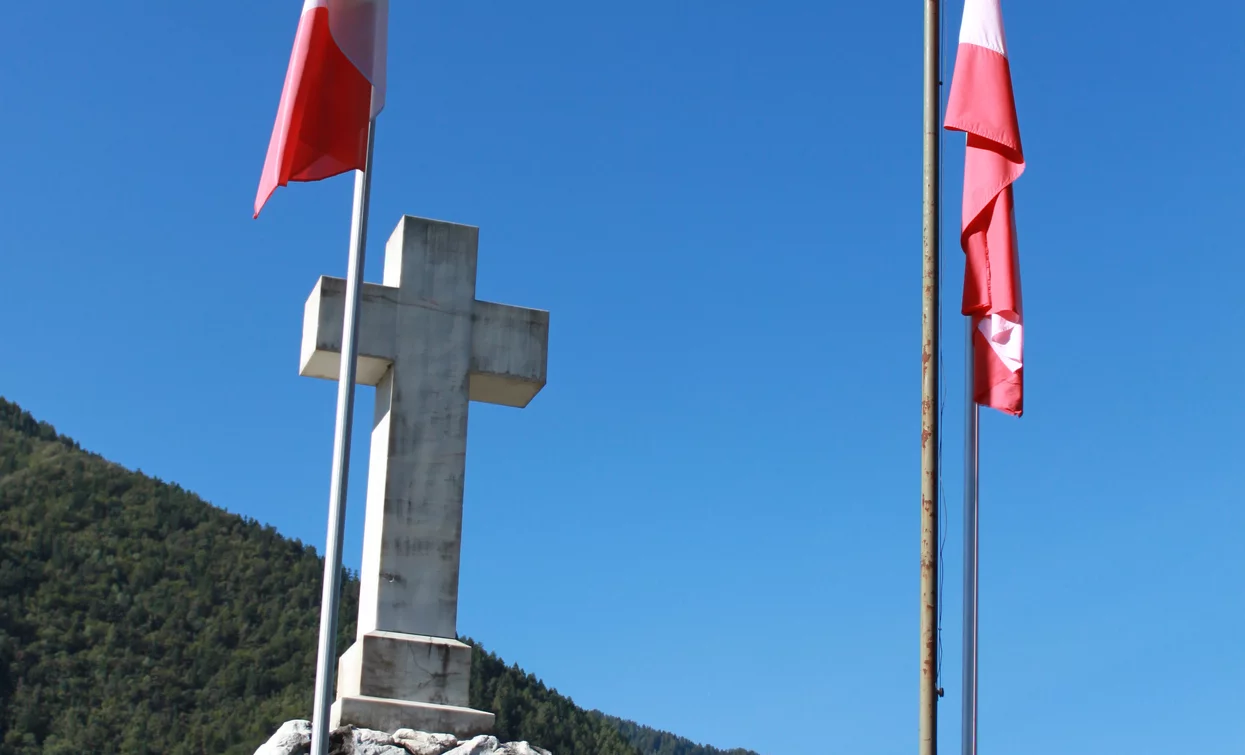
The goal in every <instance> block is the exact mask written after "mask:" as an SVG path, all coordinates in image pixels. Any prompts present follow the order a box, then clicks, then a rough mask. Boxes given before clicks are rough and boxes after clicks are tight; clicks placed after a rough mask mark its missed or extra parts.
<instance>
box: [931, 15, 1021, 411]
mask: <svg viewBox="0 0 1245 755" xmlns="http://www.w3.org/2000/svg"><path fill="white" fill-rule="evenodd" d="M944 126H945V128H947V129H948V130H951V131H964V132H966V133H967V135H968V137H967V138H968V143H967V147H966V150H965V157H964V206H963V220H962V225H961V233H960V246H962V247H963V248H964V254H965V269H964V302H963V306H962V310H963V312H964V314H965V315H967V316H969V317H972V318H973V325H974V333H973V340H974V344H973V346H974V351H975V354H976V356H975V365H974V370H973V372H974V375H973V376H972V379H973V396H974V398H975V400H976V402H977V403H978V404H982V405H984V406H989V407H993V408H995V409H998V410H999V411H1002V412H1006V413H1007V414H1012V415H1016V416H1020V415H1021V414H1022V413H1023V411H1024V319H1023V317H1022V315H1021V306H1020V261H1019V256H1018V249H1017V246H1016V218H1015V208H1014V205H1013V201H1012V182H1014V181H1015V180H1016V179H1017V178H1019V177H1020V174H1021V173H1023V172H1024V169H1025V158H1024V152H1023V151H1022V150H1021V148H1020V126H1019V124H1018V123H1017V120H1016V102H1015V99H1014V97H1013V95H1012V74H1011V68H1010V66H1009V65H1008V62H1007V40H1006V38H1005V37H1004V35H1003V12H1002V9H1001V8H1000V7H999V0H965V2H964V19H963V21H962V22H961V25H960V45H959V49H958V50H957V52H956V55H955V74H954V76H953V78H952V81H951V94H950V95H949V97H948V99H947V120H946V123H945V124H944Z"/></svg>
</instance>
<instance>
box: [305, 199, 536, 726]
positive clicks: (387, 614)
mask: <svg viewBox="0 0 1245 755" xmlns="http://www.w3.org/2000/svg"><path fill="white" fill-rule="evenodd" d="M478 239H479V229H477V228H474V227H471V226H465V225H457V224H454V223H445V222H440V221H435V220H427V219H424V218H416V217H411V216H409V215H408V216H404V217H403V218H402V220H401V222H400V223H398V227H397V229H395V230H394V232H393V235H392V236H390V238H389V241H388V243H387V244H386V246H385V273H384V283H383V284H381V285H376V284H372V283H364V284H363V290H362V293H361V298H360V310H359V337H358V343H359V358H358V363H357V364H358V368H357V369H358V375H357V378H356V381H357V382H358V383H362V384H365V385H374V386H376V412H375V419H374V420H373V425H372V448H371V454H370V461H369V466H368V481H367V513H366V519H365V524H364V535H363V566H362V570H361V572H360V579H361V588H360V595H359V626H358V634H357V636H356V639H355V643H354V644H353V645H352V646H351V647H350V649H349V650H347V651H346V652H345V654H344V655H342V657H341V660H340V662H339V665H338V672H337V701H336V702H335V703H334V704H333V708H332V714H331V721H330V725H332V726H339V725H342V724H353V725H355V726H359V727H366V728H369V729H377V730H380V731H394V730H396V729H399V728H412V729H418V730H423V731H433V732H444V733H450V734H455V735H457V736H459V737H468V736H474V735H476V734H482V733H487V732H488V731H489V730H490V729H491V728H492V726H493V714H491V713H486V712H483V711H478V710H472V709H471V708H468V707H467V705H468V700H467V685H468V681H469V680H470V678H471V648H470V647H468V646H467V645H465V644H463V643H461V642H459V641H458V639H457V627H456V624H457V618H458V568H459V553H460V549H461V544H462V539H461V534H462V509H463V474H464V464H465V461H466V451H467V407H468V405H469V403H470V402H471V401H483V402H487V403H490V404H503V405H505V406H514V407H524V406H527V404H528V402H530V401H531V400H532V398H533V397H534V396H535V395H536V394H537V393H538V392H539V391H540V389H541V388H542V387H544V385H545V367H546V358H547V353H548V343H549V313H548V312H545V311H542V310H535V309H524V308H522V307H511V306H507V305H504V304H493V303H490V302H483V301H478V300H476V298H475V289H476V247H477V242H478ZM345 296H346V281H345V280H343V279H341V278H329V277H322V278H320V280H319V282H318V283H317V284H316V286H315V288H314V289H313V290H312V292H311V296H310V297H309V298H308V299H307V304H306V308H305V310H304V314H303V344H302V360H301V368H300V370H299V374H301V375H304V376H306V377H317V378H324V379H326V380H336V379H337V378H338V374H339V368H340V366H341V341H342V321H343V318H344V312H345Z"/></svg>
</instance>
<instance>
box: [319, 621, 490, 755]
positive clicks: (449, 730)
mask: <svg viewBox="0 0 1245 755" xmlns="http://www.w3.org/2000/svg"><path fill="white" fill-rule="evenodd" d="M470 681H471V647H470V646H468V645H465V644H463V643H461V642H459V641H457V640H451V639H446V638H444V637H430V636H427V635H414V634H401V633H398V632H382V631H374V632H368V633H366V634H364V635H363V636H362V637H360V638H359V639H358V640H357V641H356V642H355V643H354V644H353V645H351V646H350V649H349V650H347V651H346V652H345V653H344V654H343V655H342V657H341V660H340V661H339V663H338V667H337V702H336V703H334V704H333V710H332V714H331V723H332V725H333V726H340V725H343V724H352V725H354V726H359V727H365V728H368V729H376V730H378V731H394V730H396V729H402V728H407V729H415V730H417V731H435V732H442V733H446V734H453V735H454V736H456V737H459V738H460V739H461V738H470V737H473V736H476V735H477V734H487V733H488V732H489V731H490V730H491V729H492V727H493V714H492V713H486V712H484V711H478V710H473V709H471V708H468V707H467V704H468V684H469V683H470Z"/></svg>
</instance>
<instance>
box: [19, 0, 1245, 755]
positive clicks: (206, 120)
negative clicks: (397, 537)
mask: <svg viewBox="0 0 1245 755" xmlns="http://www.w3.org/2000/svg"><path fill="white" fill-rule="evenodd" d="M1038 5H1040V12H1039V8H1038V7H1037V6H1036V5H1034V4H1032V3H1020V2H1014V1H1013V2H1007V3H1006V4H1005V8H1004V12H1005V20H1006V25H1007V35H1008V39H1009V43H1010V52H1011V56H1012V65H1013V70H1014V81H1015V88H1016V93H1017V101H1018V109H1019V113H1020V124H1021V131H1022V134H1023V138H1024V145H1025V148H1026V154H1027V157H1028V162H1029V167H1028V170H1027V172H1026V173H1025V175H1024V176H1023V177H1022V178H1021V179H1020V181H1019V183H1018V184H1017V189H1016V192H1017V205H1018V210H1017V217H1018V224H1019V230H1020V240H1021V254H1022V270H1023V276H1024V277H1023V281H1024V290H1025V304H1026V334H1027V338H1026V340H1027V353H1026V357H1027V360H1026V364H1027V367H1026V371H1027V373H1028V374H1027V389H1028V392H1027V400H1026V410H1027V415H1026V416H1025V417H1024V418H1023V419H1021V420H1012V419H1009V418H1006V417H1002V416H999V415H988V416H986V417H985V418H984V429H983V433H984V438H983V443H984V448H983V452H982V467H983V471H982V506H983V515H982V517H983V518H982V533H983V541H982V604H981V638H982V639H981V641H982V649H981V742H982V750H983V752H995V753H1004V752H1006V753H1010V755H1031V754H1033V755H1036V754H1038V753H1041V754H1042V755H1046V754H1047V753H1051V752H1059V753H1063V754H1064V755H1077V754H1079V753H1086V754H1089V753H1092V754H1094V755H1098V754H1100V753H1104V752H1121V753H1122V752H1128V753H1131V754H1132V755H1146V754H1148V753H1154V754H1155V755H1159V754H1162V755H1168V754H1169V753H1174V752H1190V753H1198V754H1199V755H1214V754H1217V753H1240V752H1242V750H1241V741H1240V727H1239V724H1240V715H1241V710H1242V709H1245V691H1243V690H1245V687H1243V686H1242V684H1241V681H1242V679H1245V643H1242V641H1241V632H1240V627H1241V625H1242V623H1243V622H1245V591H1243V590H1242V587H1241V586H1242V584H1243V583H1245V553H1243V551H1242V545H1241V543H1242V535H1243V533H1245V506H1243V505H1242V504H1245V495H1243V490H1245V488H1243V484H1245V483H1243V482H1242V477H1241V470H1242V469H1245V466H1242V465H1243V464H1245V462H1242V459H1243V458H1245V439H1243V436H1242V432H1241V428H1242V427H1243V426H1245V402H1243V401H1242V397H1243V391H1245V388H1243V386H1242V379H1243V378H1242V373H1243V369H1242V368H1243V367H1245V360H1243V359H1242V357H1241V356H1240V349H1239V348H1238V344H1239V343H1240V342H1241V339H1242V337H1243V336H1245V298H1243V297H1242V296H1241V293H1240V292H1241V281H1242V280H1245V261H1243V255H1242V241H1241V231H1240V225H1241V220H1242V217H1243V215H1242V212H1243V208H1245V184H1243V183H1242V181H1241V178H1240V176H1241V169H1242V166H1245V147H1243V146H1242V145H1243V143H1245V140H1242V138H1241V137H1242V133H1243V132H1242V126H1241V123H1242V122H1245V77H1242V75H1241V74H1242V72H1243V71H1245V47H1243V46H1242V44H1241V33H1242V30H1245V10H1242V7H1241V6H1240V4H1238V3H1230V2H1225V1H1221V2H1208V3H1201V4H1199V5H1198V8H1197V12H1196V13H1193V12H1190V10H1191V9H1190V7H1187V6H1181V7H1172V6H1171V5H1169V4H1159V3H1155V2H1148V1H1146V0H1143V1H1142V2H1123V1H1122V0H1115V1H1114V2H1097V3H1084V2H1073V1H1072V0H1056V1H1055V2H1047V3H1040V4H1038ZM300 7H301V3H300V2H299V0H286V1H285V2H261V3H255V2H247V3H243V2H236V1H235V2H229V1H226V2H217V3H173V2H161V3H156V2H145V3H140V2H134V1H132V0H131V1H118V2H109V3H100V2H68V3H66V2H60V3H17V4H14V5H13V6H12V7H11V8H7V9H6V11H5V30H6V35H5V37H6V43H5V45H4V46H2V47H0V91H3V93H4V95H3V102H4V117H3V118H2V119H0V141H2V142H3V143H4V144H5V145H6V147H5V149H4V150H3V157H2V158H0V166H2V167H3V175H4V176H5V177H6V180H5V181H4V184H3V185H4V188H3V189H2V191H3V201H2V202H0V208H2V209H0V221H2V222H0V281H3V292H2V293H0V394H3V395H4V396H6V397H8V398H12V399H15V400H17V401H18V402H20V403H21V404H23V405H24V406H25V407H27V408H28V409H30V410H32V411H33V412H35V413H36V415H37V416H39V417H40V418H41V419H45V420H48V421H50V422H52V423H54V424H55V425H56V426H57V427H58V428H59V429H60V430H61V431H63V432H67V433H69V434H71V435H72V436H74V437H75V438H77V439H79V440H80V441H81V442H82V443H83V444H84V445H85V446H87V447H88V448H90V449H92V450H95V451H98V452H101V453H103V454H104V455H106V456H108V457H110V458H112V459H114V460H116V461H119V462H121V463H123V464H125V465H127V466H130V467H139V468H141V469H142V470H143V471H145V472H148V473H151V474H155V475H158V476H160V477H161V478H163V479H166V480H175V481H177V482H179V483H181V484H182V485H184V486H186V487H188V488H190V489H192V490H195V491H197V492H199V493H200V494H202V495H203V496H204V497H205V498H207V499H208V500H210V501H212V502H214V503H216V504H219V505H221V506H224V507H226V508H228V509H230V510H232V511H237V512H241V513H245V514H247V515H250V516H253V517H256V518H257V519H260V520H262V521H265V522H270V523H272V524H274V525H275V526H277V527H278V528H279V529H280V530H281V531H282V532H284V533H286V534H288V535H290V536H291V537H296V538H300V539H302V540H304V541H306V542H309V543H313V544H315V545H316V546H317V547H322V545H323V542H324V532H325V515H326V508H327V498H328V480H329V460H330V453H331V444H332V443H331V441H332V431H333V404H334V396H335V386H334V384H332V383H330V382H326V381H315V380H310V379H305V378H300V377H299V376H298V374H297V367H298V349H299V336H300V327H301V317H302V307H303V302H304V300H305V298H306V296H307V294H308V293H309V291H310V290H311V286H312V284H313V283H314V282H315V280H316V277H317V276H319V275H321V274H329V275H344V273H345V261H346V241H347V234H348V225H349V204H350V192H351V180H350V178H348V177H340V178H337V179H332V180H330V181H327V182H323V183H320V184H313V185H308V184H301V185H294V186H292V187H289V188H285V189H280V190H279V191H278V192H277V194H276V196H275V197H274V198H273V199H272V201H271V202H270V203H269V205H268V206H267V208H266V209H265V213H264V215H263V216H261V218H260V219H259V220H258V221H256V220H252V219H251V204H252V201H253V199H254V196H255V188H256V184H257V181H258V178H259V172H260V168H261V166H262V163H263V159H264V151H265V149H266V147H267V143H268V137H269V133H270V130H271V127H272V121H273V116H274V113H275V109H276V105H277V99H278V96H279V93H280V89H281V83H282V79H283V77H284V74H285V66H286V63H287V60H288V56H289V50H290V44H291V42H292V39H293V34H294V27H295V24H296V22H297V17H298V11H299V8H300ZM959 14H960V5H959V3H954V2H953V3H951V4H949V6H948V8H947V26H948V29H947V35H948V38H949V40H950V41H951V42H952V43H953V42H954V40H955V37H956V33H957V31H958V28H959ZM947 49H948V59H947V69H946V70H947V75H948V82H949V76H950V71H951V70H952V63H953V60H952V55H953V53H954V46H953V44H952V45H948V48H947ZM389 81H390V90H389V98H388V106H387V108H386V110H385V112H384V114H383V116H382V120H381V123H380V126H379V137H378V143H377V148H376V173H375V187H374V201H373V212H372V218H373V223H372V226H371V227H372V244H371V247H370V257H369V259H368V265H367V275H368V277H369V279H371V280H379V279H380V269H381V250H382V245H383V242H384V240H385V239H386V238H387V237H388V235H389V233H390V231H391V230H392V228H393V227H394V225H395V224H396V222H397V220H398V218H399V216H400V215H401V214H402V213H410V214H415V215H424V216H429V217H435V218H441V219H445V220H452V221H456V222H461V223H468V224H472V225H478V226H480V228H481V246H480V267H479V270H480V273H479V275H480V278H479V295H480V296H481V297H482V298H487V299H493V300H500V301H504V302H508V303H514V304H522V305H528V306H534V307H542V308H547V309H549V310H550V311H551V313H552V335H551V339H550V357H549V384H548V386H547V387H546V388H545V390H544V392H543V393H541V395H540V396H539V397H538V398H537V399H536V400H535V401H534V402H533V403H532V404H531V406H530V407H528V408H527V409H526V410H523V411H518V410H513V409H506V408H501V407H494V406H480V405H477V406H473V408H472V414H471V430H470V445H469V453H468V469H467V494H466V495H467V500H466V514H465V524H464V527H465V535H464V536H465V544H464V551H465V552H464V566H463V574H462V586H461V587H462V593H461V596H462V604H461V612H460V631H462V632H464V633H467V634H470V635H472V636H474V637H476V638H478V639H480V640H482V641H483V642H485V643H486V644H487V645H488V646H489V647H490V648H491V649H493V650H496V651H497V652H499V653H501V654H502V655H503V657H504V658H506V659H507V660H508V661H515V662H518V663H519V664H521V665H522V666H523V667H524V668H526V669H528V670H530V671H532V672H534V673H536V674H538V675H539V676H541V677H542V678H544V679H545V680H546V681H547V682H548V683H550V684H552V685H554V686H556V687H557V688H558V689H559V690H560V691H562V692H564V693H567V694H569V695H571V696H573V697H574V699H575V700H576V701H577V702H578V703H579V704H581V705H584V706H589V707H595V708H600V709H602V710H605V711H608V712H610V713H613V714H617V715H620V716H623V717H626V718H631V719H635V720H637V721H640V722H643V723H646V724H650V725H653V726H657V727H660V728H663V729H668V730H672V731H674V732H677V733H679V734H682V735H685V736H688V737H691V738H693V739H696V740H699V741H706V742H710V743H713V744H716V745H719V746H747V747H751V748H755V749H757V750H760V751H761V752H763V753H766V755H783V754H786V753H797V752H809V751H812V750H818V751H821V750H823V749H824V750H825V751H827V752H843V753H846V752H852V753H862V754H863V755H870V754H874V753H876V754H878V755H882V754H889V753H906V752H912V751H913V750H914V748H915V737H916V712H917V711H916V692H917V679H918V665H917V660H918V634H917V618H918V594H917V586H918V558H917V556H918V546H919V509H920V506H919V475H918V459H919V457H918V449H919V409H920V400H919V399H920V395H919V389H920V380H919V375H920V343H919V341H920V307H919V304H920V291H921V285H920V284H921V281H920V254H921V225H920V218H921V214H920V187H921V10H920V4H918V3H900V2H856V3H825V2H813V1H812V0H809V1H806V2H794V1H792V2H766V3H761V2H740V1H737V0H732V1H727V0H713V1H712V2H710V1H709V0H681V1H680V2H677V3H667V2H650V1H648V0H645V1H643V2H633V3H629V4H626V5H625V6H624V5H608V6H607V5H602V4H599V3H582V2H580V3H573V2H566V1H564V0H545V1H544V2H532V3H503V2H487V3H485V2H476V3H458V2H454V3H451V2H438V3H430V2H420V3H407V2H405V1H396V2H394V7H393V12H392V25H391V37H390V76H389ZM946 144H947V151H946V165H947V170H946V175H945V178H946V184H945V185H946V202H945V217H946V224H945V231H946V232H945V233H944V243H945V247H944V248H945V252H946V254H945V274H946V277H945V280H946V287H945V293H944V295H945V299H944V304H945V306H944V312H945V315H946V321H945V331H944V333H945V341H944V360H945V365H946V372H945V378H946V386H945V392H946V401H945V417H946V435H945V439H944V451H945V484H944V490H945V493H946V502H947V503H948V504H949V505H948V510H947V540H946V559H945V566H946V572H945V577H946V592H945V608H944V617H945V622H944V633H943V640H944V646H945V654H944V656H943V658H944V664H945V665H944V672H943V683H944V685H945V687H946V689H947V697H946V698H945V699H944V701H943V703H942V708H941V736H940V739H941V743H942V746H943V747H944V749H945V751H947V752H950V751H952V750H955V749H957V748H958V742H959V702H958V700H959V693H960V682H959V663H960V651H959V647H960V621H959V613H960V607H961V587H960V580H961V570H960V565H961V558H960V549H961V537H960V528H961V517H960V513H959V512H960V503H959V501H960V492H961V473H960V469H961V466H960V465H961V451H960V449H961V444H962V432H961V428H962V412H963V403H962V392H963V388H962V385H963V384H962V376H963V371H962V360H963V355H962V348H961V345H962V332H963V331H962V325H961V321H960V320H959V318H958V316H957V313H958V303H959V291H960V278H961V275H962V270H963V261H962V255H961V253H960V251H959V249H958V241H957V238H958V219H959V192H960V161H961V160H962V155H963V150H962V144H963V137H962V136H961V135H948V137H947V139H946ZM371 395H372V392H371V389H362V390H361V391H360V393H359V405H360V406H361V407H362V409H361V411H360V416H361V417H362V418H363V421H361V422H360V423H359V428H360V431H359V432H357V433H356V434H355V436H354V437H355V443H356V445H355V449H356V450H355V454H354V458H355V464H354V467H353V469H354V471H355V474H354V477H353V483H352V485H351V496H352V497H351V507H350V511H349V517H348V519H349V526H348V532H347V537H348V540H347V543H348V545H347V548H346V559H347V564H348V565H350V566H352V567H357V565H358V559H359V552H360V538H361V530H362V514H363V508H362V493H363V484H364V473H363V470H364V469H365V468H366V467H365V464H366V453H367V435H366V430H367V427H368V423H367V421H366V420H367V418H368V416H369V413H370V409H369V407H370V404H371ZM810 741H811V742H816V743H817V744H809V743H810ZM823 743H824V744H823Z"/></svg>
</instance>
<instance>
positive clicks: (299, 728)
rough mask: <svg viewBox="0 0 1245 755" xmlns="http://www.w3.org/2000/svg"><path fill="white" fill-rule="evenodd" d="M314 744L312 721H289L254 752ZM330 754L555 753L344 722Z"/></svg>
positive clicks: (294, 752)
mask: <svg viewBox="0 0 1245 755" xmlns="http://www.w3.org/2000/svg"><path fill="white" fill-rule="evenodd" d="M310 747H311V724H310V722H308V721H301V720H300V721H286V722H285V723H284V724H282V725H281V728H280V729H277V732H276V733H275V734H273V735H272V737H271V738H270V739H269V740H268V741H267V742H265V743H264V744H263V745H261V746H260V748H259V749H258V750H256V751H255V755H306V753H308V752H309V751H310ZM329 755H552V753H550V752H549V751H548V750H542V749H540V748H539V747H533V746H531V745H530V744H528V743H527V742H506V743H504V744H503V743H501V742H498V741H497V737H494V736H489V735H485V734H482V735H480V736H477V737H474V738H473V739H470V740H468V741H465V742H460V741H459V740H458V739H457V738H456V737H454V736H453V735H452V734H432V733H428V732H423V731H416V730H414V729H398V730H397V731H395V732H394V733H393V734H386V733H385V732H383V731H377V730H374V729H365V728H358V727H354V726H341V727H337V728H335V729H333V730H332V731H331V732H330V733H329Z"/></svg>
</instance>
